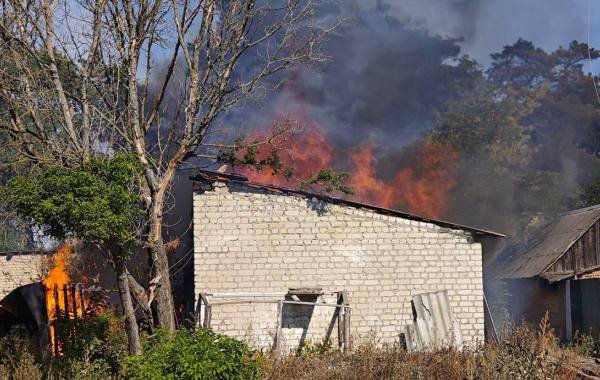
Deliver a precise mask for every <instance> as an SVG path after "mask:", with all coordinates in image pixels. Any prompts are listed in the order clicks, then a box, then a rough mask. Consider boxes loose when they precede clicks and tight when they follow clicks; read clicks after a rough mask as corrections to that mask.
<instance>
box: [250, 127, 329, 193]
mask: <svg viewBox="0 0 600 380" xmlns="http://www.w3.org/2000/svg"><path fill="white" fill-rule="evenodd" d="M273 134H274V131H273V130H271V129H268V130H266V131H264V132H259V133H255V134H252V135H251V136H249V137H248V138H246V141H255V140H256V141H265V140H267V139H268V138H269V137H270V136H272V135H273ZM271 147H273V148H275V149H277V151H278V153H279V158H280V159H281V164H282V166H283V167H292V168H293V169H294V173H295V177H301V178H307V177H310V176H311V175H312V174H315V173H316V172H318V171H319V170H321V169H325V168H329V167H331V165H332V162H333V148H332V147H331V146H330V145H329V143H328V142H327V139H326V137H325V132H324V131H323V129H322V128H321V126H320V125H318V124H311V125H309V126H307V127H305V128H304V129H303V130H302V131H301V132H299V133H292V132H288V133H283V134H280V135H278V137H276V138H275V140H274V141H273V142H272V144H270V145H269V146H266V145H264V146H262V147H261V149H259V152H258V154H257V159H258V160H261V159H265V158H266V157H267V155H268V154H269V149H271ZM244 153H245V151H242V152H241V154H244ZM238 171H239V172H240V173H241V174H244V175H245V176H247V177H248V179H250V181H252V182H259V183H267V184H270V185H275V186H282V187H293V186H295V185H296V184H295V183H294V182H293V181H290V180H288V179H287V178H285V177H284V176H283V175H280V174H278V173H275V172H274V171H273V169H272V168H270V167H265V168H264V169H263V170H261V171H257V170H256V169H254V168H250V167H242V168H240V169H239V170H238Z"/></svg>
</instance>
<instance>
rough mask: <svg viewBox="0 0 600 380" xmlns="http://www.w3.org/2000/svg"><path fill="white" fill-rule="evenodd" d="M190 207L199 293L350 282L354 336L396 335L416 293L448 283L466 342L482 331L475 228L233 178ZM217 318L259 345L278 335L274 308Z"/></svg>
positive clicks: (218, 313) (337, 286) (223, 312)
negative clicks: (446, 225)
mask: <svg viewBox="0 0 600 380" xmlns="http://www.w3.org/2000/svg"><path fill="white" fill-rule="evenodd" d="M193 207H194V216H193V218H194V230H193V231H194V273H195V276H194V283H195V294H196V295H197V294H198V293H200V292H202V293H214V292H229V291H249V292H255V291H263V292H285V291H287V289H288V288H298V287H320V288H322V289H323V290H324V291H325V292H335V291H341V290H345V291H347V292H348V296H349V300H350V305H351V307H352V323H351V334H352V338H353V341H354V342H360V341H366V340H369V341H375V342H380V343H393V342H396V341H397V340H398V334H399V332H400V328H401V326H402V325H404V324H406V323H408V322H409V321H410V320H411V318H412V311H411V304H410V301H411V297H412V296H413V295H414V294H417V293H422V292H430V291H437V290H444V289H447V290H448V296H449V300H450V304H451V307H452V310H453V313H454V316H455V318H456V319H458V321H459V322H460V325H461V329H462V334H463V338H464V341H465V343H471V344H473V343H476V342H480V341H483V338H484V333H483V328H484V309H483V279H482V247H481V244H480V243H476V242H473V240H472V237H471V234H470V233H469V232H466V231H463V230H454V229H448V228H442V227H440V226H437V225H435V224H431V223H425V222H421V221H414V220H408V219H403V218H399V217H393V216H386V215H381V214H378V213H376V212H373V211H370V210H362V209H357V208H354V207H350V206H347V205H338V204H329V203H325V202H322V201H319V200H316V199H312V200H311V199H306V198H303V197H297V196H291V195H284V194H272V193H267V192H261V191H259V190H256V189H253V188H249V187H246V186H243V185H242V184H237V183H228V184H225V183H220V182H217V183H215V186H214V190H213V191H207V192H204V193H195V194H194V196H193ZM316 319H317V318H316V316H314V317H313V320H311V322H310V323H311V324H313V323H320V324H322V323H325V322H323V321H320V322H317V321H316ZM321 319H323V320H326V319H327V317H326V316H324V317H323V318H321ZM212 321H213V323H212V326H213V328H215V330H217V331H221V332H223V333H227V334H229V335H233V336H236V337H239V338H244V339H246V340H248V341H249V342H251V343H253V342H254V343H256V344H255V345H257V346H259V347H261V348H265V347H267V345H266V343H267V342H269V343H270V344H272V336H269V333H268V332H266V331H267V330H269V329H268V328H266V327H268V326H266V324H273V326H274V325H275V323H276V316H274V315H273V313H272V311H271V312H267V311H264V310H263V311H262V312H261V311H260V309H257V310H256V311H254V312H252V313H251V312H248V310H239V309H236V308H234V307H230V308H227V307H225V306H223V307H220V308H216V309H215V310H213V320H212ZM226 321H228V322H226ZM261 324H265V328H264V329H261V328H260V326H261ZM234 325H236V326H237V327H233V326H234ZM239 326H242V327H239ZM316 330H319V329H316ZM247 331H252V332H253V333H252V334H250V335H251V336H248V334H247V333H246V332H247ZM261 331H264V332H261ZM270 331H273V330H272V329H271V330H270ZM261 334H262V335H261ZM257 337H258V338H257Z"/></svg>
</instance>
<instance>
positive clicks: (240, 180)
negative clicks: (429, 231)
mask: <svg viewBox="0 0 600 380" xmlns="http://www.w3.org/2000/svg"><path fill="white" fill-rule="evenodd" d="M190 179H191V180H192V181H196V182H197V181H210V182H233V183H237V184H241V185H244V186H247V187H250V188H255V189H260V190H264V191H269V192H271V193H283V194H285V195H299V196H302V197H310V198H317V199H320V200H323V201H326V202H329V203H334V204H336V203H337V204H344V205H347V206H350V207H355V208H363V209H368V210H371V211H374V212H376V213H379V214H384V215H391V216H396V217H400V218H404V219H410V220H416V221H420V222H425V223H431V224H435V225H437V226H440V227H444V228H451V229H460V230H464V231H469V232H472V233H476V234H479V235H489V236H495V237H506V235H504V234H501V233H499V232H495V231H490V230H485V229H481V228H476V227H471V226H466V225H462V224H458V223H452V222H448V221H445V220H439V219H434V218H428V217H424V216H419V215H415V214H411V213H408V212H404V211H399V210H394V209H390V208H385V207H379V206H375V205H372V204H369V203H361V202H356V201H351V200H347V199H343V198H337V197H333V196H330V195H326V194H319V193H312V192H308V191H303V190H294V189H290V188H286V187H282V186H276V185H268V184H260V183H254V182H250V181H249V180H248V177H246V176H244V175H241V174H236V173H221V172H216V171H212V170H204V169H197V170H196V173H195V175H192V176H190Z"/></svg>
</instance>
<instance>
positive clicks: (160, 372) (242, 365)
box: [126, 329, 262, 380]
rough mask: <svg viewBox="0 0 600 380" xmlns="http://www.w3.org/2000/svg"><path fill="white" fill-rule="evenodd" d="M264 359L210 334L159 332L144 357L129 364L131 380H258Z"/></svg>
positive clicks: (243, 346) (131, 359)
mask: <svg viewBox="0 0 600 380" xmlns="http://www.w3.org/2000/svg"><path fill="white" fill-rule="evenodd" d="M261 365H262V357H261V356H260V355H259V354H257V353H256V352H254V351H252V350H250V349H249V348H248V346H247V345H246V344H245V343H243V342H241V341H239V340H236V339H233V338H230V337H227V336H224V335H219V334H216V333H214V332H212V331H210V330H206V329H197V330H187V329H182V330H179V331H178V332H177V333H176V334H175V335H173V336H169V335H168V334H167V333H166V332H164V331H161V330H159V331H157V332H156V333H155V334H154V335H153V336H151V337H150V338H148V339H147V340H146V341H145V342H144V354H143V355H142V356H132V357H129V358H128V359H127V361H126V377H127V378H130V379H140V380H141V379H144V380H146V379H256V378H258V377H259V375H260V369H261Z"/></svg>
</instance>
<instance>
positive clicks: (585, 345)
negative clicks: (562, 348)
mask: <svg viewBox="0 0 600 380" xmlns="http://www.w3.org/2000/svg"><path fill="white" fill-rule="evenodd" d="M598 343H600V341H599V340H598V339H597V338H595V337H594V336H593V335H592V334H591V331H590V334H585V333H582V332H580V331H579V330H577V331H575V335H574V336H573V340H572V341H571V344H570V345H569V346H570V348H571V349H573V350H574V351H575V352H576V353H577V354H579V355H582V356H587V357H592V356H595V357H597V356H598V351H597V348H598Z"/></svg>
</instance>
